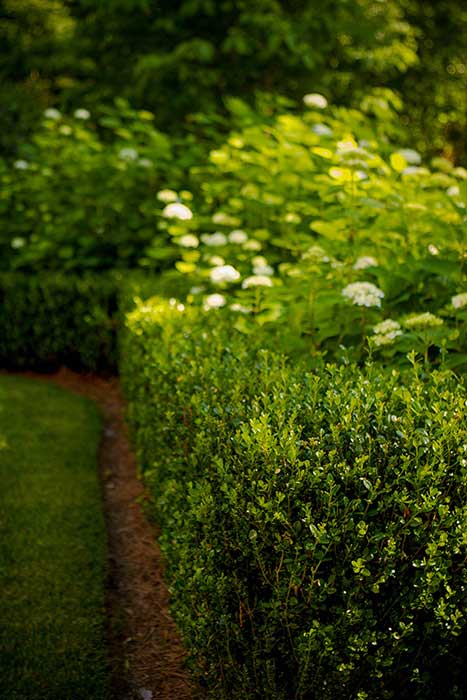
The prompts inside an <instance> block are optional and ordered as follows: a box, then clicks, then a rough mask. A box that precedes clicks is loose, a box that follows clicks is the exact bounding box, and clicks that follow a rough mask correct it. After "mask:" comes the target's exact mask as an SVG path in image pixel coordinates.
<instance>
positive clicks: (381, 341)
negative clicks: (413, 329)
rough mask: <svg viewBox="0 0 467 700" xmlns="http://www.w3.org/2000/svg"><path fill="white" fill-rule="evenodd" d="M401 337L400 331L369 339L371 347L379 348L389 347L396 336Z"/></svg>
mask: <svg viewBox="0 0 467 700" xmlns="http://www.w3.org/2000/svg"><path fill="white" fill-rule="evenodd" d="M399 335H402V331H393V333H387V334H386V335H374V336H373V337H372V338H370V340H371V342H372V344H373V345H376V346H378V347H380V346H381V345H391V344H392V342H393V341H394V340H395V338H397V336H399Z"/></svg>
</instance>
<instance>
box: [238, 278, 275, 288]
mask: <svg viewBox="0 0 467 700" xmlns="http://www.w3.org/2000/svg"><path fill="white" fill-rule="evenodd" d="M248 287H272V281H271V278H270V277H267V276H266V275H252V276H251V277H247V278H246V279H244V280H243V282H242V288H243V289H248Z"/></svg>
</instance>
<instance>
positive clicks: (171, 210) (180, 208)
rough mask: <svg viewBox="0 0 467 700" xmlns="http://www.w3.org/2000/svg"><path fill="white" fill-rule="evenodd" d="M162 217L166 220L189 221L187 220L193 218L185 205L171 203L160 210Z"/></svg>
mask: <svg viewBox="0 0 467 700" xmlns="http://www.w3.org/2000/svg"><path fill="white" fill-rule="evenodd" d="M162 216H165V217H166V218H167V219H180V220H181V221H189V219H192V218H193V213H192V211H191V210H190V209H189V208H188V207H187V206H185V204H181V202H171V203H170V204H167V206H166V207H164V209H163V210H162Z"/></svg>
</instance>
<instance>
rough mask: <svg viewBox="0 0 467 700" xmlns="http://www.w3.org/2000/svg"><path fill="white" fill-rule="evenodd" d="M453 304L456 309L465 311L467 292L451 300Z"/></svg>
mask: <svg viewBox="0 0 467 700" xmlns="http://www.w3.org/2000/svg"><path fill="white" fill-rule="evenodd" d="M451 304H452V305H453V307H454V308H455V309H463V308H464V306H467V292H464V293H463V294H456V295H455V296H453V297H452V299H451Z"/></svg>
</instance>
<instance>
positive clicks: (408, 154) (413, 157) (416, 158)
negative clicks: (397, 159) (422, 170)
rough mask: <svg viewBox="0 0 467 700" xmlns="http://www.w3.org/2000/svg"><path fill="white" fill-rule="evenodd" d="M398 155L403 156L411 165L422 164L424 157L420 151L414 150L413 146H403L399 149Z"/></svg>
mask: <svg viewBox="0 0 467 700" xmlns="http://www.w3.org/2000/svg"><path fill="white" fill-rule="evenodd" d="M397 153H398V155H400V156H402V158H403V159H404V160H405V162H406V163H408V164H409V165H420V163H421V162H422V157H421V155H420V153H418V151H414V149H413V148H401V149H400V150H399V151H397Z"/></svg>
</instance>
